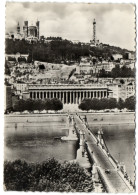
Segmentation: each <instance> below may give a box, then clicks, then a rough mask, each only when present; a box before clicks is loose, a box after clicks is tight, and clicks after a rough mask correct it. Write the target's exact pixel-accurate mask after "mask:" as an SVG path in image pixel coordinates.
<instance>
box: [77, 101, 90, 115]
mask: <svg viewBox="0 0 138 195" xmlns="http://www.w3.org/2000/svg"><path fill="white" fill-rule="evenodd" d="M79 109H81V110H87V112H88V111H89V110H90V109H91V99H84V100H83V101H82V102H81V104H80V105H79Z"/></svg>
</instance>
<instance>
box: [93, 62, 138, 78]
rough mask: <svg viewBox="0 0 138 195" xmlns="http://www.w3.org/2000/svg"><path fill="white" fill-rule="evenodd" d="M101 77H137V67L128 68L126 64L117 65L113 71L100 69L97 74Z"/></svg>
mask: <svg viewBox="0 0 138 195" xmlns="http://www.w3.org/2000/svg"><path fill="white" fill-rule="evenodd" d="M97 76H98V77H99V78H101V77H104V78H106V77H108V78H109V77H110V78H119V77H120V78H121V77H122V78H126V77H135V69H131V68H128V67H126V66H122V67H121V68H120V67H119V65H116V66H115V68H113V69H112V70H111V72H106V71H105V69H102V70H100V72H99V73H98V75H97Z"/></svg>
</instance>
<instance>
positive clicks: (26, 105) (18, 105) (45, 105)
mask: <svg viewBox="0 0 138 195" xmlns="http://www.w3.org/2000/svg"><path fill="white" fill-rule="evenodd" d="M62 109H63V104H62V102H61V101H60V100H59V99H56V98H53V99H45V100H42V99H37V100H32V99H27V100H23V99H20V100H17V101H16V102H15V103H14V105H13V111H15V112H23V111H25V110H28V111H30V112H31V111H34V110H38V111H42V110H47V111H48V110H54V111H58V110H62Z"/></svg>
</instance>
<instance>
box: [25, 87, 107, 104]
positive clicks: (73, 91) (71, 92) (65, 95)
mask: <svg viewBox="0 0 138 195" xmlns="http://www.w3.org/2000/svg"><path fill="white" fill-rule="evenodd" d="M28 91H29V93H30V98H31V99H45V98H48V99H52V98H58V99H59V100H61V101H62V103H63V104H80V103H81V101H82V100H83V99H84V98H99V99H101V98H108V88H107V86H103V85H102V86H101V85H67V86H66V85H39V84H36V85H31V84H29V86H28Z"/></svg>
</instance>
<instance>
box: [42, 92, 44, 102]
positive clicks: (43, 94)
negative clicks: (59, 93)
mask: <svg viewBox="0 0 138 195" xmlns="http://www.w3.org/2000/svg"><path fill="white" fill-rule="evenodd" d="M41 93H42V100H43V99H44V92H41Z"/></svg>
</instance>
